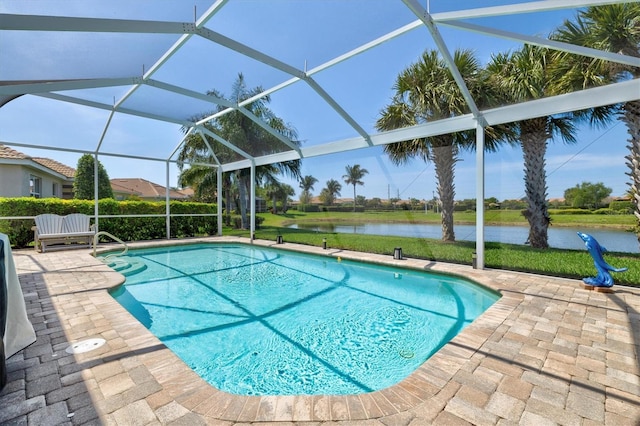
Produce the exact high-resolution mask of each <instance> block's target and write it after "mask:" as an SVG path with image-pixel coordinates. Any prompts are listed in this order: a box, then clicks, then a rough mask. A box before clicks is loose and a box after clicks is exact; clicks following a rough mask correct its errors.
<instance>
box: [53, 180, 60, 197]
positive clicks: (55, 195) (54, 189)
mask: <svg viewBox="0 0 640 426" xmlns="http://www.w3.org/2000/svg"><path fill="white" fill-rule="evenodd" d="M58 186H59V185H58V184H57V183H56V182H53V186H52V187H51V195H52V196H53V197H60V194H59V192H58Z"/></svg>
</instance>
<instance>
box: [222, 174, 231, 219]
mask: <svg viewBox="0 0 640 426" xmlns="http://www.w3.org/2000/svg"><path fill="white" fill-rule="evenodd" d="M222 184H223V191H224V197H225V207H224V210H225V216H226V219H225V223H226V224H227V226H230V225H231V177H230V175H229V174H227V175H226V176H225V175H223V176H222Z"/></svg>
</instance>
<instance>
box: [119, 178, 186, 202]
mask: <svg viewBox="0 0 640 426" xmlns="http://www.w3.org/2000/svg"><path fill="white" fill-rule="evenodd" d="M110 181H111V187H112V188H113V189H114V190H115V191H118V192H128V193H131V194H135V195H137V196H139V197H142V198H162V197H164V196H165V193H166V192H165V191H166V188H165V187H164V186H162V185H158V184H157V183H153V182H149V181H148V180H146V179H142V178H122V179H111V180H110ZM169 197H170V198H174V199H184V198H189V196H188V195H186V194H184V193H182V192H180V191H176V190H173V189H169Z"/></svg>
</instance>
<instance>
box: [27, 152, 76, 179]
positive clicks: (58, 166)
mask: <svg viewBox="0 0 640 426" xmlns="http://www.w3.org/2000/svg"><path fill="white" fill-rule="evenodd" d="M31 159H32V160H33V161H35V162H36V163H38V164H40V165H41V166H44V167H46V168H47V169H51V170H53V171H55V172H58V173H60V174H61V175H64V176H66V177H68V178H73V177H75V176H76V169H74V168H73V167H69V166H67V165H66V164H62V163H60V162H59V161H56V160H52V159H50V158H44V157H32V158H31Z"/></svg>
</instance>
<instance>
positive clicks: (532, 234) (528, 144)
mask: <svg viewBox="0 0 640 426" xmlns="http://www.w3.org/2000/svg"><path fill="white" fill-rule="evenodd" d="M548 61H549V52H548V50H546V49H542V48H539V47H536V46H531V45H524V46H523V47H522V48H521V49H519V50H516V51H513V52H509V53H500V54H497V55H494V56H493V57H492V59H491V61H490V63H489V64H488V66H487V70H488V71H489V73H490V74H491V76H492V79H493V80H494V83H495V85H496V86H497V87H499V88H500V89H501V91H502V96H503V97H504V100H505V101H508V102H510V103H517V102H524V101H529V100H533V99H539V98H542V97H545V96H548V95H550V94H552V93H553V92H552V90H551V89H550V85H551V83H552V79H551V78H550V73H549V66H548ZM572 118H573V117H572V116H571V114H562V115H554V116H543V117H538V118H532V119H529V120H523V121H520V122H517V123H513V124H514V129H515V131H516V132H517V134H518V136H519V139H520V144H521V145H522V154H523V157H524V173H525V176H524V182H525V194H526V198H527V203H528V204H527V206H528V207H527V209H526V210H525V211H524V212H523V214H524V216H525V217H526V218H527V221H528V222H529V239H528V241H529V243H530V244H531V246H532V247H535V248H547V247H549V243H548V234H547V231H548V228H549V223H550V222H551V219H550V217H549V212H548V208H547V177H546V171H545V155H546V151H547V143H548V141H549V140H553V138H554V136H559V137H560V138H561V139H562V140H563V141H564V142H567V143H575V142H576V138H575V133H576V128H575V125H574V123H573V122H572Z"/></svg>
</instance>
